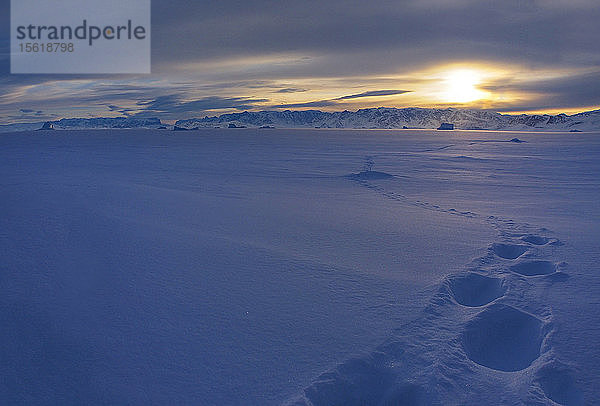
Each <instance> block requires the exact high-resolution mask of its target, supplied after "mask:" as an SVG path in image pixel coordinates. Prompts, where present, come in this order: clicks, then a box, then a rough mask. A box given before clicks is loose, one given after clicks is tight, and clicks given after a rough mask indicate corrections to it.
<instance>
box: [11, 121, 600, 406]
mask: <svg viewBox="0 0 600 406" xmlns="http://www.w3.org/2000/svg"><path fill="white" fill-rule="evenodd" d="M512 138H518V139H519V140H521V141H525V142H510V140H511V139H512ZM0 173H1V174H2V177H1V178H0V213H1V214H0V359H1V360H2V362H0V376H1V377H2V380H1V381H0V399H1V400H2V403H5V404H203V405H242V404H243V405H276V404H297V405H311V404H312V405H334V404H340V405H341V404H343V405H359V404H360V405H405V404H406V405H482V404H539V405H548V404H550V405H552V404H563V405H582V404H597V403H600V395H599V394H598V390H597V388H599V387H600V367H599V366H598V362H597V360H598V359H600V347H599V346H598V345H597V343H598V342H600V321H599V320H598V316H597V315H598V314H600V301H599V299H598V298H599V297H600V276H599V275H600V273H599V269H598V263H600V249H599V248H598V237H600V231H599V230H600V216H599V215H598V214H599V213H600V210H599V209H600V207H599V202H600V178H599V176H598V174H600V137H599V134H593V133H578V134H573V133H571V134H569V133H544V134H537V133H531V132H528V133H508V132H501V133H494V132H476V131H452V132H439V131H424V130H414V131H412V130H404V131H393V130H272V129H270V130H255V129H243V130H225V129H221V130H219V129H206V130H200V131H194V132H166V131H159V130H95V131H94V130H87V131H75V130H73V131H36V132H21V133H13V134H3V135H1V136H0Z"/></svg>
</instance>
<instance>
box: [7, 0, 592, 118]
mask: <svg viewBox="0 0 600 406" xmlns="http://www.w3.org/2000/svg"><path fill="white" fill-rule="evenodd" d="M9 15H10V13H9V1H8V0H0V27H1V28H0V87H1V88H2V92H1V93H0V121H7V120H9V118H10V120H13V119H14V118H15V117H19V116H22V117H24V119H30V116H32V115H35V114H32V113H33V112H37V111H43V112H46V113H47V114H54V115H58V116H82V115H104V114H114V115H120V114H126V115H136V114H139V115H149V114H155V115H156V116H159V117H162V118H185V117H186V116H188V117H189V116H190V115H199V114H202V113H206V112H209V113H210V112H215V113H217V112H225V111H239V110H245V109H262V108H269V107H270V108H326V109H336V108H339V107H344V108H347V107H350V108H352V107H356V108H360V107H368V106H378V105H388V106H396V107H403V106H406V105H423V106H425V105H427V106H432V105H442V103H441V102H440V101H439V100H438V101H437V102H436V100H435V98H434V97H433V96H431V94H432V92H429V93H428V92H427V91H425V90H426V87H424V85H423V83H424V82H426V81H430V82H431V83H432V84H431V86H436V85H441V82H439V81H438V82H436V78H435V77H429V76H427V75H426V74H425V73H424V72H429V71H430V70H431V69H433V68H435V67H443V66H445V65H451V64H462V65H464V66H469V65H470V64H486V65H488V66H490V67H493V68H494V69H497V70H498V71H502V72H503V74H498V75H496V76H495V77H491V78H489V80H487V81H486V82H484V83H482V84H481V85H480V86H481V88H483V89H485V90H487V91H489V92H491V93H493V94H497V95H502V94H503V95H508V94H510V97H496V98H494V99H492V100H491V101H488V102H486V103H485V104H481V103H480V104H481V106H482V107H486V108H491V109H496V110H503V111H517V110H544V109H548V110H554V111H558V110H561V109H565V110H573V109H577V108H581V109H583V108H585V107H589V106H600V92H599V91H598V86H599V85H598V83H600V81H599V80H598V78H599V77H600V73H599V72H598V69H597V67H598V66H600V41H598V40H597V38H600V24H598V23H597V22H598V21H600V7H598V6H597V1H596V0H528V1H523V0H504V1H498V2H482V1H479V0H410V1H406V0H405V1H398V0H376V1H372V2H348V1H347V0H329V1H327V2H323V1H314V0H305V1H289V0H278V1H273V0H256V1H252V2H246V1H239V0H221V1H215V0H207V1H202V2H190V1H188V0H172V1H166V0H153V2H152V16H153V21H152V49H153V51H152V60H153V74H152V75H150V76H126V77H123V76H118V77H117V76H107V75H96V76H58V77H57V76H47V75H9V58H8V56H9V41H8V38H9V32H8V29H9V26H10V24H9ZM536 74H537V75H536ZM394 88H396V89H397V88H400V89H410V90H411V93H407V91H405V90H380V89H394ZM74 106H75V107H74ZM21 110H32V111H30V112H25V111H21Z"/></svg>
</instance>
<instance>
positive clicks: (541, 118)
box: [175, 107, 600, 131]
mask: <svg viewBox="0 0 600 406" xmlns="http://www.w3.org/2000/svg"><path fill="white" fill-rule="evenodd" d="M441 123H451V124H454V127H455V128H456V129H462V130H554V131H570V130H577V131H592V130H599V129H600V110H596V111H589V112H585V113H579V114H574V115H571V116H568V115H566V114H558V115H548V114H543V115H540V114H535V115H527V114H521V115H507V114H500V113H495V112H490V111H484V110H465V109H453V108H449V109H425V108H415V107H411V108H403V109H397V108H387V107H379V108H371V109H361V110H357V111H355V112H352V111H341V112H333V113H329V112H323V111H319V110H305V111H292V110H286V111H260V112H248V111H245V112H243V113H233V114H223V115H220V116H215V117H208V116H207V117H204V118H193V119H188V120H179V121H177V123H176V124H175V125H177V126H178V127H183V128H188V129H193V128H206V127H227V126H228V125H229V124H234V125H236V126H247V127H263V126H275V127H280V128H355V129H361V128H365V129H370V128H372V129H396V128H418V129H435V128H438V127H439V126H440V125H441Z"/></svg>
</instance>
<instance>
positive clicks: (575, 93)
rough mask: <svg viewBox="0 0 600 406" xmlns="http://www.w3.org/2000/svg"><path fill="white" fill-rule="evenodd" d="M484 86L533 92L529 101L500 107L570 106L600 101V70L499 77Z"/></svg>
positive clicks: (510, 109) (513, 109)
mask: <svg viewBox="0 0 600 406" xmlns="http://www.w3.org/2000/svg"><path fill="white" fill-rule="evenodd" d="M482 89H484V90H489V91H492V92H494V93H495V94H502V93H503V92H520V93H524V94H526V95H529V97H528V98H527V100H526V101H522V102H520V101H516V102H508V103H506V104H505V105H504V106H501V107H499V108H498V111H533V110H545V109H561V108H563V109H567V108H571V107H572V106H598V105H600V71H597V72H591V73H585V74H579V75H572V76H566V77H560V78H554V79H535V80H529V81H523V80H519V79H518V78H512V79H510V80H505V81H497V82H495V83H491V84H489V85H487V86H483V87H482Z"/></svg>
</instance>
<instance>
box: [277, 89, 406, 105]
mask: <svg viewBox="0 0 600 406" xmlns="http://www.w3.org/2000/svg"><path fill="white" fill-rule="evenodd" d="M403 93H410V90H372V91H368V92H362V93H357V94H351V95H348V96H342V97H338V98H336V99H328V100H316V101H310V102H304V103H291V104H277V105H274V106H270V107H271V108H275V109H293V108H306V107H310V108H317V107H331V106H340V105H341V103H340V101H342V100H349V99H359V98H362V97H374V96H392V95H398V94H403Z"/></svg>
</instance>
